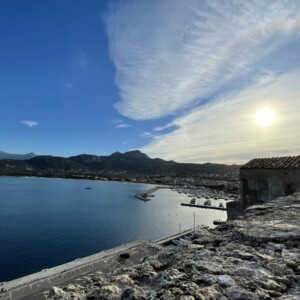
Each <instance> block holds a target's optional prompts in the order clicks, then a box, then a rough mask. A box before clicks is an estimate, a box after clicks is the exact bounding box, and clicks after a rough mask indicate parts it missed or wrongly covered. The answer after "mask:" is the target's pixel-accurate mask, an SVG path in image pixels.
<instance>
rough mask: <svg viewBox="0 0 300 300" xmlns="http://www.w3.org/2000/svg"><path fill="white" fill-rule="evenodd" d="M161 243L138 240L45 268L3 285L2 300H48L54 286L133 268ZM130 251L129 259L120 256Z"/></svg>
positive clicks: (0, 293) (153, 252)
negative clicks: (124, 268) (119, 269)
mask: <svg viewBox="0 0 300 300" xmlns="http://www.w3.org/2000/svg"><path fill="white" fill-rule="evenodd" d="M159 249H160V246H159V244H157V243H154V242H150V241H145V240H139V241H135V242H132V243H129V244H124V245H121V246H119V247H116V248H112V249H109V250H106V251H101V252H99V253H97V254H94V255H90V256H87V257H84V258H79V259H76V260H74V261H72V262H69V263H66V264H63V265H60V266H57V267H54V268H49V269H45V270H42V271H41V272H38V273H34V274H31V275H28V276H25V277H21V278H18V279H15V280H12V281H9V282H3V283H1V284H0V300H18V299H28V300H29V299H34V300H41V299H43V300H44V299H47V294H48V290H49V289H50V288H51V287H52V286H61V285H67V284H69V283H80V282H84V281H87V280H88V279H89V276H95V275H97V274H98V275H100V274H107V273H110V272H112V271H114V270H117V269H118V268H123V267H131V266H134V265H136V264H139V263H141V262H142V260H143V258H144V257H146V256H152V255H155V254H156V253H157V252H158V250H159ZM124 252H126V253H129V254H130V257H129V258H128V259H122V258H120V254H121V253H124Z"/></svg>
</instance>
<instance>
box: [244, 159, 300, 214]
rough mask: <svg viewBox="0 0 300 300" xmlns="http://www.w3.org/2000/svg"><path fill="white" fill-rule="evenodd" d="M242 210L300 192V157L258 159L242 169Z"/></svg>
mask: <svg viewBox="0 0 300 300" xmlns="http://www.w3.org/2000/svg"><path fill="white" fill-rule="evenodd" d="M240 192H241V205H242V209H245V208H246V207H248V206H250V205H253V204H259V203H264V202H267V201H269V200H272V199H274V198H276V197H280V196H286V195H290V194H293V193H295V192H300V156H290V157H274V158H256V159H253V160H251V161H249V162H248V163H246V164H245V165H243V166H242V167H241V169H240Z"/></svg>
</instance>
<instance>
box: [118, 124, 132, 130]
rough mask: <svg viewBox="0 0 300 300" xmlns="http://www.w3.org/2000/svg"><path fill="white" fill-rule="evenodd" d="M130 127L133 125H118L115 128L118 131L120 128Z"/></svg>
mask: <svg viewBox="0 0 300 300" xmlns="http://www.w3.org/2000/svg"><path fill="white" fill-rule="evenodd" d="M128 127H131V125H129V124H125V123H123V124H118V125H116V126H115V128H116V129H119V128H128Z"/></svg>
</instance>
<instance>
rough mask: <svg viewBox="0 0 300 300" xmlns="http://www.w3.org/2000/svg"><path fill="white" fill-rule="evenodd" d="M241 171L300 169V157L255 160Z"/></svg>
mask: <svg viewBox="0 0 300 300" xmlns="http://www.w3.org/2000/svg"><path fill="white" fill-rule="evenodd" d="M241 169H300V155H298V156H283V157H271V158H255V159H252V160H250V161H249V162H248V163H246V164H245V165H243V166H242V167H241Z"/></svg>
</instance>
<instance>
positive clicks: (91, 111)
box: [0, 0, 300, 164]
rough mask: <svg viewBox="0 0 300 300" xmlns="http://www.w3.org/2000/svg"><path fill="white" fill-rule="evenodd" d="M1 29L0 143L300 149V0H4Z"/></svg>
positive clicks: (156, 150) (224, 159)
mask: <svg viewBox="0 0 300 300" xmlns="http://www.w3.org/2000/svg"><path fill="white" fill-rule="evenodd" d="M0 37H1V42H0V104H1V106H0V150H2V151H6V152H10V153H28V152H34V153H36V154H40V155H42V154H49V155H56V156H65V157H68V156H72V155H78V154H81V153H87V154H97V155H109V154H111V153H113V152H115V151H120V152H125V151H130V150H133V149H139V150H141V151H143V152H145V153H146V154H147V155H148V156H150V157H152V158H154V157H160V158H163V159H166V160H175V161H178V162H193V163H204V162H217V163H228V164H232V163H243V162H246V161H248V160H250V159H252V158H256V157H272V156H286V155H299V154H300V130H299V129H300V126H299V125H300V118H299V116H300V84H299V78H300V1H298V0H294V1H292V0H291V1H289V0H278V1H276V0H273V1H268V0H263V1H259V0H247V1H238V0H231V1H225V0H215V1H213V0H184V1H182V0H151V1H150V0H119V1H118V0H113V1H104V0H97V1H96V0H88V1H86V0H72V1H70V0H27V1H24V0H1V1H0ZM263 109H269V110H271V111H272V113H273V117H274V118H275V122H274V123H273V124H272V125H270V126H265V127H263V126H260V125H258V124H257V122H256V116H257V112H259V111H261V110H263Z"/></svg>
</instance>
